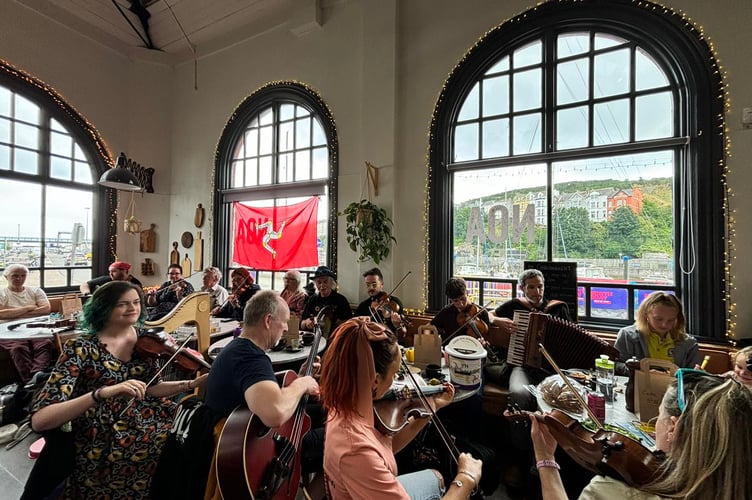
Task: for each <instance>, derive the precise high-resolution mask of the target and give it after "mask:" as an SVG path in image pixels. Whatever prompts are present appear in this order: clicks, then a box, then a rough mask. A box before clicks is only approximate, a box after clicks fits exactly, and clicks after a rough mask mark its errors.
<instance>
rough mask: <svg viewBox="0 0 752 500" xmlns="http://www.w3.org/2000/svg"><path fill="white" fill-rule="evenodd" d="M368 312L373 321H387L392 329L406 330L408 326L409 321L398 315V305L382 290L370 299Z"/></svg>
mask: <svg viewBox="0 0 752 500" xmlns="http://www.w3.org/2000/svg"><path fill="white" fill-rule="evenodd" d="M370 310H371V316H373V318H374V319H375V320H377V321H378V320H381V319H383V320H384V321H379V322H386V320H389V321H391V322H392V324H393V325H394V327H395V328H398V329H400V328H402V329H406V328H407V327H408V326H409V325H410V320H408V319H407V317H406V316H405V315H403V314H401V313H400V305H399V303H398V302H397V301H396V300H394V299H393V298H392V296H391V294H388V293H386V292H385V291H383V290H382V291H381V292H379V293H378V294H376V296H375V297H374V298H373V299H372V302H371V306H370Z"/></svg>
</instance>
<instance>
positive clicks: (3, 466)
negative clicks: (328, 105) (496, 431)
mask: <svg viewBox="0 0 752 500" xmlns="http://www.w3.org/2000/svg"><path fill="white" fill-rule="evenodd" d="M38 438H39V435H38V434H35V433H33V432H32V433H31V434H29V435H28V436H27V437H26V438H25V439H24V440H23V441H21V442H20V443H18V445H16V446H15V447H13V448H12V449H10V450H6V449H5V447H6V445H2V446H0V485H2V494H0V497H2V498H3V499H7V500H13V499H18V498H20V497H21V493H23V489H24V485H25V484H26V478H27V477H28V476H29V472H30V471H31V468H32V466H33V465H34V461H33V460H32V459H30V458H29V457H28V452H29V446H31V444H32V443H33V442H34V441H36V440H37V439H38ZM299 498H303V497H302V496H299ZM485 498H487V499H489V500H515V499H516V498H519V497H517V496H509V495H508V494H507V491H506V488H505V487H504V485H500V486H499V488H498V489H497V490H496V491H494V492H493V494H491V495H488V496H486V497H485Z"/></svg>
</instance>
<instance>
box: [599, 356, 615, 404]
mask: <svg viewBox="0 0 752 500" xmlns="http://www.w3.org/2000/svg"><path fill="white" fill-rule="evenodd" d="M595 379H596V383H597V385H598V392H600V393H601V394H603V395H604V396H605V397H606V403H613V402H614V362H613V361H611V360H610V359H609V358H608V356H607V355H605V354H601V356H600V358H598V359H596V360H595Z"/></svg>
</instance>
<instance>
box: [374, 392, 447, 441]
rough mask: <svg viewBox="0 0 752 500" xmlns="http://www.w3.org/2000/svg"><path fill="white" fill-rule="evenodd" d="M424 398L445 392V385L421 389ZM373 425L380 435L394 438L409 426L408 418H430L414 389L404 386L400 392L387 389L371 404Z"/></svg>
mask: <svg viewBox="0 0 752 500" xmlns="http://www.w3.org/2000/svg"><path fill="white" fill-rule="evenodd" d="M420 390H421V392H422V393H423V395H424V396H431V395H434V394H441V393H442V392H446V391H447V388H446V386H445V385H429V386H427V387H421V389H420ZM373 416H374V425H375V426H376V428H377V429H378V430H379V432H381V433H382V434H384V435H386V436H394V435H395V434H397V433H398V432H399V431H401V430H402V429H404V428H405V427H406V426H407V424H409V423H410V422H409V420H408V419H409V418H410V417H413V418H428V417H430V416H431V413H429V412H428V411H427V410H426V409H425V407H424V406H423V401H421V399H420V398H419V396H418V391H417V390H416V389H410V388H409V387H407V386H405V387H403V388H402V389H401V390H394V389H389V390H388V391H387V392H386V394H384V396H383V397H382V398H381V399H377V400H376V401H374V402H373Z"/></svg>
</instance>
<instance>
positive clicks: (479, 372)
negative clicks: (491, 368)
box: [444, 335, 487, 390]
mask: <svg viewBox="0 0 752 500" xmlns="http://www.w3.org/2000/svg"><path fill="white" fill-rule="evenodd" d="M444 350H445V351H446V353H447V354H448V355H449V378H450V380H451V381H452V384H454V386H455V387H457V388H458V389H465V390H475V389H478V388H479V387H480V383H481V380H482V378H483V360H484V359H485V358H486V355H487V352H486V350H485V349H484V348H483V345H482V344H481V343H480V342H479V341H478V339H475V338H473V337H470V336H469V335H459V336H457V337H455V338H454V339H452V340H451V342H449V344H447V346H446V347H445V348H444Z"/></svg>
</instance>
